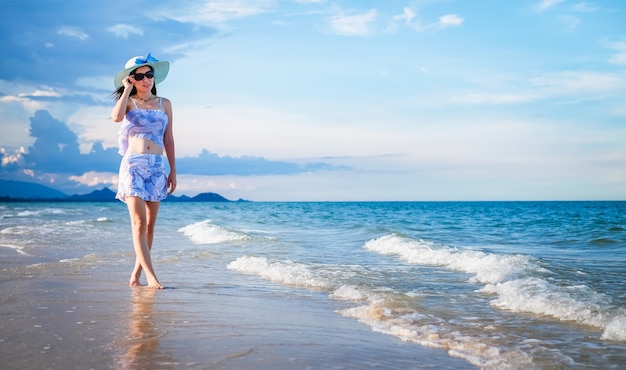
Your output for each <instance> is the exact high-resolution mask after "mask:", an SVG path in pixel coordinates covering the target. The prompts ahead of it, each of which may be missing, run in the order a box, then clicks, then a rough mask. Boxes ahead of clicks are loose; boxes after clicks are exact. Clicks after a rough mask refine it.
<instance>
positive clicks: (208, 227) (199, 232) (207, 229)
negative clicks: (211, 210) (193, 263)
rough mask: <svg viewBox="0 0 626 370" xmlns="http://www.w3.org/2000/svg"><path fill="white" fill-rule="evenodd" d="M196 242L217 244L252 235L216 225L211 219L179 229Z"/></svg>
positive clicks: (245, 238)
mask: <svg viewBox="0 0 626 370" xmlns="http://www.w3.org/2000/svg"><path fill="white" fill-rule="evenodd" d="M178 231H179V232H181V233H183V234H184V235H185V236H187V237H188V238H189V239H190V240H191V241H192V242H194V243H196V244H216V243H224V242H236V241H245V240H248V239H250V237H249V236H248V235H246V234H244V233H241V232H238V231H235V230H230V229H228V228H225V227H222V226H219V225H215V224H213V223H211V221H210V220H204V221H200V222H196V223H193V224H191V225H187V226H185V227H182V228H180V229H178Z"/></svg>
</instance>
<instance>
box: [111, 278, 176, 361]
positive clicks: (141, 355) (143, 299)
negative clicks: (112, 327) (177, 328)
mask: <svg viewBox="0 0 626 370" xmlns="http://www.w3.org/2000/svg"><path fill="white" fill-rule="evenodd" d="M131 294H132V297H131V301H130V303H131V305H132V309H131V310H130V312H129V317H128V335H127V338H126V339H125V340H124V341H123V346H125V347H127V348H125V349H124V348H123V349H122V351H120V352H121V355H120V357H119V358H118V361H117V367H118V368H119V369H152V368H163V367H164V366H165V367H167V365H168V363H169V364H171V363H172V361H171V360H170V359H168V358H163V357H164V356H163V354H162V353H161V354H159V351H158V350H157V349H158V347H159V339H160V337H161V335H162V333H161V330H160V329H159V328H158V327H157V326H156V325H155V323H156V322H158V317H155V316H154V313H153V306H154V297H155V295H156V294H157V290H156V289H148V288H140V287H137V288H133V289H131ZM165 357H169V356H167V355H166V356H165Z"/></svg>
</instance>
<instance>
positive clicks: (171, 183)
mask: <svg viewBox="0 0 626 370" xmlns="http://www.w3.org/2000/svg"><path fill="white" fill-rule="evenodd" d="M167 187H168V189H169V190H170V194H172V193H173V192H174V190H176V174H173V173H170V174H169V176H167Z"/></svg>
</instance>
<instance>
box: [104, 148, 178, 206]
mask: <svg viewBox="0 0 626 370" xmlns="http://www.w3.org/2000/svg"><path fill="white" fill-rule="evenodd" d="M163 158H164V157H163V156H162V155H159V154H127V155H125V156H124V157H122V163H121V164H120V174H119V184H118V185H117V194H116V195H115V198H116V199H119V200H121V201H122V202H125V201H126V197H129V196H134V197H139V198H141V199H143V200H145V201H148V202H160V201H162V200H163V199H165V198H167V195H168V192H167V173H165V166H164V161H163Z"/></svg>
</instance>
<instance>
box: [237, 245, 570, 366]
mask: <svg viewBox="0 0 626 370" xmlns="http://www.w3.org/2000/svg"><path fill="white" fill-rule="evenodd" d="M227 267H228V269H231V270H235V271H239V272H242V273H246V274H252V275H257V276H260V277H262V278H264V279H266V280H269V281H272V282H275V283H279V284H282V285H287V286H296V287H300V288H307V289H312V290H322V291H326V292H328V294H329V297H330V298H333V299H336V300H340V301H346V302H365V303H364V304H361V305H359V306H356V307H349V308H345V309H341V310H338V311H337V313H338V314H340V315H342V316H345V317H350V318H354V319H356V320H358V321H359V322H362V323H364V324H366V325H368V326H370V327H371V328H372V330H374V331H376V332H380V333H384V334H389V335H393V336H395V337H397V338H399V339H401V340H403V341H407V342H413V343H416V344H419V345H422V346H426V347H433V348H442V349H445V350H447V351H448V353H449V354H450V355H451V356H454V357H458V358H462V359H464V360H466V361H468V362H469V363H471V364H473V365H475V366H477V367H481V368H484V369H496V368H532V367H533V366H532V364H533V357H532V353H533V352H539V351H542V350H545V348H544V347H542V346H541V344H540V343H533V344H526V345H525V347H526V348H524V349H520V348H517V347H516V346H505V347H503V346H501V345H499V344H497V342H498V338H497V337H491V336H490V335H489V334H486V333H485V332H484V331H483V332H481V333H480V334H478V333H473V334H472V333H470V331H471V330H473V329H470V330H467V329H468V328H467V327H464V326H463V324H462V323H461V324H455V323H453V322H452V321H447V320H445V319H442V318H440V317H436V316H434V315H432V314H424V313H421V312H419V311H418V310H417V309H415V308H413V307H411V306H410V304H407V303H406V302H407V297H409V294H405V293H403V292H397V291H395V290H393V289H391V288H388V287H375V286H371V285H370V284H362V285H358V284H357V285H355V284H354V277H355V275H357V274H370V275H375V274H376V271H372V270H367V269H366V270H364V268H363V266H349V265H348V266H347V265H307V264H303V263H299V262H293V261H285V260H283V261H281V260H270V259H268V258H266V257H255V256H244V257H240V258H238V259H236V260H234V261H232V262H231V263H229V264H228V266H227ZM409 301H410V300H409ZM556 356H557V357H558V359H557V360H556V361H557V362H558V363H561V364H564V365H567V364H571V359H570V358H569V357H567V356H565V355H562V354H561V353H557V354H556Z"/></svg>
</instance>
